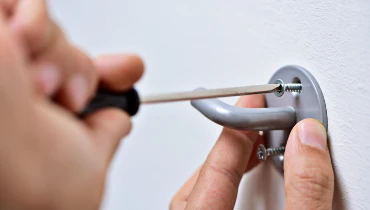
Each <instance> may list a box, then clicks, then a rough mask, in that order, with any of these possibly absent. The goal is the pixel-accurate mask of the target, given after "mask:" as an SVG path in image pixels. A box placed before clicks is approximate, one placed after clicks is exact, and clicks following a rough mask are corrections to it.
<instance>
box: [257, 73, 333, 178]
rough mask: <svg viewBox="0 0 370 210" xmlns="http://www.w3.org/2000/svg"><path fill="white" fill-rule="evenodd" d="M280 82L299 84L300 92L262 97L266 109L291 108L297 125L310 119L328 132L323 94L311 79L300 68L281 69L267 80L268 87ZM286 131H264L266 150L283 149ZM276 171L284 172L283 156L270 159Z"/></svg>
mask: <svg viewBox="0 0 370 210" xmlns="http://www.w3.org/2000/svg"><path fill="white" fill-rule="evenodd" d="M278 79H281V80H283V81H284V83H301V84H302V92H301V93H290V92H285V93H284V95H283V96H281V97H276V96H275V95H274V94H266V95H265V98H266V105H267V107H269V108H270V107H286V106H291V107H293V108H294V109H295V111H296V117H297V123H298V122H299V121H301V120H303V119H306V118H314V119H317V120H318V121H320V122H322V123H323V125H324V126H325V128H326V129H328V118H327V112H326V105H325V99H324V95H323V93H322V91H321V88H320V86H319V84H318V82H317V81H316V79H315V78H314V76H313V75H312V74H311V73H310V72H309V71H307V70H306V69H304V68H302V67H300V66H285V67H283V68H281V69H279V70H278V71H277V72H276V73H275V74H274V75H273V76H272V77H271V79H270V82H269V83H270V84H273V83H274V82H275V81H276V80H278ZM289 134H290V130H271V131H265V132H264V135H265V141H266V142H265V145H266V147H267V148H275V147H281V146H285V145H286V142H287V140H288V137H289ZM270 158H271V159H272V161H273V163H274V165H275V166H276V167H277V169H278V170H280V171H281V172H284V157H283V156H282V155H281V156H273V157H270Z"/></svg>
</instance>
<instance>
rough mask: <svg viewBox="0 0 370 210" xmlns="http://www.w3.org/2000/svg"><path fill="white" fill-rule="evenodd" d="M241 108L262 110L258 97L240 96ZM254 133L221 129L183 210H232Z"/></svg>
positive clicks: (249, 153) (251, 147)
mask: <svg viewBox="0 0 370 210" xmlns="http://www.w3.org/2000/svg"><path fill="white" fill-rule="evenodd" d="M237 106H241V107H249V108H252V107H254V108H256V107H263V106H264V98H263V96H262V95H255V96H246V97H242V98H241V99H240V101H239V102H238V103H237ZM258 138H260V136H259V134H258V132H241V131H237V130H232V129H228V128H225V129H224V130H223V131H222V134H221V136H220V138H219V139H218V141H217V143H216V144H215V146H214V147H213V149H212V151H211V153H210V154H209V155H208V158H207V160H206V162H205V163H204V165H203V167H202V169H201V171H200V173H199V177H198V179H197V182H196V184H195V186H194V189H193V192H192V193H191V195H190V196H189V200H188V204H187V207H186V209H203V208H206V209H222V210H225V209H233V208H234V205H235V201H236V197H237V193H238V187H239V183H240V180H241V178H242V176H243V174H244V172H245V170H246V168H247V165H248V162H249V159H250V156H251V153H252V150H253V145H254V142H255V141H256V140H257V139H258Z"/></svg>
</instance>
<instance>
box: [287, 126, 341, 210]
mask: <svg viewBox="0 0 370 210" xmlns="http://www.w3.org/2000/svg"><path fill="white" fill-rule="evenodd" d="M284 178H285V194H286V209H287V210H293V209H297V208H299V209H323V210H329V209H332V201H333V194H334V172H333V167H332V164H331V159H330V154H329V150H328V147H327V134H326V130H325V128H324V126H323V125H322V124H321V123H320V122H319V121H317V120H314V119H306V120H303V121H301V122H299V123H298V124H297V125H296V126H295V127H294V128H293V130H292V132H291V134H290V136H289V139H288V143H287V146H286V151H285V154H284Z"/></svg>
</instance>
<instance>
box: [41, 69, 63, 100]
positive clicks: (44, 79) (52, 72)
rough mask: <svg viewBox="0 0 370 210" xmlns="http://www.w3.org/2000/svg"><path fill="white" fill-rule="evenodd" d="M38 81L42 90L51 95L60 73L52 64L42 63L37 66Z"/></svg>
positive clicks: (56, 85)
mask: <svg viewBox="0 0 370 210" xmlns="http://www.w3.org/2000/svg"><path fill="white" fill-rule="evenodd" d="M39 81H40V82H41V86H42V89H43V92H44V93H45V94H47V95H49V96H50V95H53V94H54V93H55V91H56V90H57V88H58V86H59V84H60V81H61V80H60V73H59V71H58V69H57V67H56V66H55V65H53V64H49V63H43V64H42V65H41V66H40V68H39Z"/></svg>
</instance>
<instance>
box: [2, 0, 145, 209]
mask: <svg viewBox="0 0 370 210" xmlns="http://www.w3.org/2000/svg"><path fill="white" fill-rule="evenodd" d="M0 46H1V50H0V97H1V99H2V100H1V102H0V116H1V118H0V156H1V157H0V165H1V166H2V169H1V171H0V185H1V189H0V208H1V209H98V208H99V205H100V202H101V197H102V193H103V190H104V182H105V175H106V172H107V169H108V167H109V163H110V161H111V158H112V156H113V154H114V152H115V149H116V147H117V146H118V144H119V141H120V139H121V138H122V137H124V136H126V135H127V134H128V133H129V130H130V128H131V122H130V118H129V116H128V115H127V114H125V113H124V112H122V111H120V110H118V109H114V108H110V109H104V110H100V111H98V112H96V113H94V114H91V115H90V116H88V117H87V118H86V119H82V120H81V119H77V118H76V117H75V113H76V112H79V111H80V110H81V109H82V108H83V107H84V106H86V104H87V102H88V101H89V99H90V98H91V97H92V96H93V95H94V94H95V91H96V89H97V87H98V86H101V87H104V88H107V89H110V90H113V91H122V90H126V89H129V88H130V87H132V86H133V84H134V83H135V82H136V81H137V80H138V79H139V78H140V77H141V75H142V72H143V68H144V67H143V63H142V61H141V60H140V59H139V58H138V57H137V56H133V55H113V56H103V57H99V58H97V59H96V60H95V61H92V60H91V59H90V58H89V57H88V56H87V55H86V54H84V53H83V52H82V51H80V50H79V49H77V48H76V47H74V46H73V45H72V44H70V43H69V42H68V40H67V39H66V37H65V36H64V35H63V33H62V31H61V29H60V28H59V27H58V26H57V25H56V24H55V23H54V22H53V21H52V20H51V19H50V18H49V16H48V15H47V8H46V4H45V1H42V0H0Z"/></svg>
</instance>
